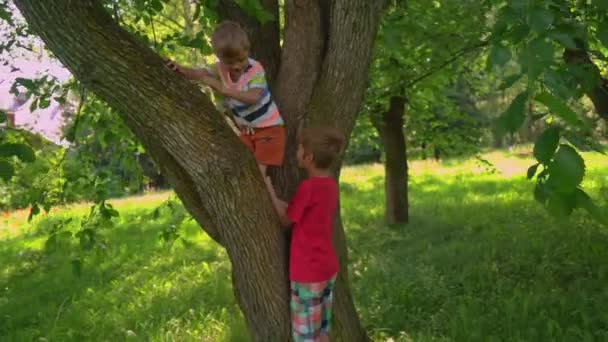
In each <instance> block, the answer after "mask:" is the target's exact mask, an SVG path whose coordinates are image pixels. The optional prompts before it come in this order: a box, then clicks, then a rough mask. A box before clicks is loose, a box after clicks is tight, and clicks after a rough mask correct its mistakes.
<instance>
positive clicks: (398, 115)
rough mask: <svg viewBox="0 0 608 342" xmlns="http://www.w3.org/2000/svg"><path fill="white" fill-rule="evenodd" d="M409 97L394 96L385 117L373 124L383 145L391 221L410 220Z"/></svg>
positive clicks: (388, 218)
mask: <svg viewBox="0 0 608 342" xmlns="http://www.w3.org/2000/svg"><path fill="white" fill-rule="evenodd" d="M406 103H407V99H406V98H405V97H402V96H393V97H391V99H390V101H389V108H388V110H387V111H386V112H384V113H382V119H381V120H378V119H376V120H375V121H376V122H377V123H375V124H374V126H375V127H376V129H377V130H378V132H379V133H380V136H381V137H382V145H383V146H384V155H385V161H384V213H385V214H384V217H385V219H386V221H387V223H389V224H398V223H407V222H408V221H409V201H408V166H407V146H406V142H405V135H404V133H403V116H404V114H405V105H406Z"/></svg>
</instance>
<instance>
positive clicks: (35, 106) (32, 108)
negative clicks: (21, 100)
mask: <svg viewBox="0 0 608 342" xmlns="http://www.w3.org/2000/svg"><path fill="white" fill-rule="evenodd" d="M36 109H38V99H34V101H32V103H31V104H30V113H33V112H35V111H36Z"/></svg>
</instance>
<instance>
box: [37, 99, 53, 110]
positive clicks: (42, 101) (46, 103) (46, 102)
mask: <svg viewBox="0 0 608 342" xmlns="http://www.w3.org/2000/svg"><path fill="white" fill-rule="evenodd" d="M50 105H51V99H50V98H48V97H41V98H40V99H39V100H38V107H39V108H40V109H46V108H49V106H50Z"/></svg>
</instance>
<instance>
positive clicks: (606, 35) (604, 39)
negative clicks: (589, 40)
mask: <svg viewBox="0 0 608 342" xmlns="http://www.w3.org/2000/svg"><path fill="white" fill-rule="evenodd" d="M596 36H597V39H598V40H599V41H600V42H601V43H602V44H603V45H604V47H607V48H608V22H606V21H604V22H602V23H600V24H599V26H598V28H597V33H596Z"/></svg>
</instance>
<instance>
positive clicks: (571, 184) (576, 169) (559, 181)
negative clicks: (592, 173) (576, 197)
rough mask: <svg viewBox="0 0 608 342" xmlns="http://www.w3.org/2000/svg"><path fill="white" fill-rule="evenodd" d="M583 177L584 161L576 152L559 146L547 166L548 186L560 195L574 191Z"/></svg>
mask: <svg viewBox="0 0 608 342" xmlns="http://www.w3.org/2000/svg"><path fill="white" fill-rule="evenodd" d="M584 176H585V161H584V160H583V158H582V157H581V156H580V154H578V152H577V151H576V150H575V149H574V148H572V147H570V146H568V145H564V144H562V145H560V147H559V150H557V153H556V154H555V157H554V158H553V161H552V162H551V164H550V165H549V180H548V182H549V184H550V185H551V187H552V188H554V189H555V190H556V191H558V192H560V193H570V192H572V191H574V190H575V189H576V188H577V187H578V186H579V185H580V184H581V182H582V181H583V177H584Z"/></svg>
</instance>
